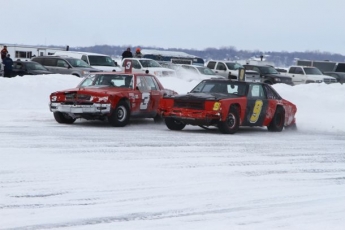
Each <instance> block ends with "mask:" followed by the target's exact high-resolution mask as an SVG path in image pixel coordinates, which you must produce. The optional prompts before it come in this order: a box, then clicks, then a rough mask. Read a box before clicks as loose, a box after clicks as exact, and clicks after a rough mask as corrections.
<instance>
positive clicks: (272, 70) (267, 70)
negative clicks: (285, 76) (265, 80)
mask: <svg viewBox="0 0 345 230" xmlns="http://www.w3.org/2000/svg"><path fill="white" fill-rule="evenodd" d="M259 69H260V71H261V74H280V73H279V72H278V71H277V70H276V69H275V68H273V67H272V66H260V67H259Z"/></svg>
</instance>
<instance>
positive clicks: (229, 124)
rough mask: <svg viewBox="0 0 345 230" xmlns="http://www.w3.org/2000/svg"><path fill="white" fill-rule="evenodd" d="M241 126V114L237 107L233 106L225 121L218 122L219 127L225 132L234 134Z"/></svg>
mask: <svg viewBox="0 0 345 230" xmlns="http://www.w3.org/2000/svg"><path fill="white" fill-rule="evenodd" d="M239 126H240V116H239V114H238V110H237V108H236V107H233V106H231V107H230V110H229V113H228V116H227V117H226V120H225V121H220V122H219V123H218V129H219V131H220V132H221V133H224V134H234V133H236V132H237V131H238V128H239Z"/></svg>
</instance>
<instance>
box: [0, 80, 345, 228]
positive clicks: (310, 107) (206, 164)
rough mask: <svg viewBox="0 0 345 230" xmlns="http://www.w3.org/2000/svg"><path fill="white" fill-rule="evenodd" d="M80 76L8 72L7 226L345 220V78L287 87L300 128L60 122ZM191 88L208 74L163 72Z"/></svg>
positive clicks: (0, 224) (4, 101)
mask: <svg viewBox="0 0 345 230" xmlns="http://www.w3.org/2000/svg"><path fill="white" fill-rule="evenodd" d="M79 81H80V79H79V78H76V77H74V76H69V75H47V76H24V77H16V78H12V79H7V78H1V77H0V98H1V106H0V124H1V125H0V229H35V230H36V229H66V230H71V229H73V230H82V229H83V230H84V229H85V230H110V229H111V230H113V229H126V230H132V229H133V230H134V229H135V230H138V229H150V230H154V229H157V230H176V229H182V230H185V229H186V230H187V229H188V230H190V229H198V230H204V229H205V230H206V229H207V230H209V229H213V230H215V229H216V230H223V229H234V230H236V229H241V230H242V229H245V230H247V229H248V230H249V229H250V230H252V229H255V230H258V229H264V230H268V229H301V230H302V229H303V230H309V229H312V230H317V229H322V230H324V229H332V230H334V229H336V230H340V229H341V230H342V229H344V228H345V122H344V114H345V85H340V84H333V85H326V84H309V85H299V86H293V87H291V86H287V85H275V86H274V88H276V89H277V91H278V92H279V93H280V94H281V96H283V97H284V98H286V99H288V100H290V101H292V102H293V103H295V104H296V105H297V107H298V112H297V125H298V131H286V130H283V132H281V133H271V132H267V130H266V129H265V128H241V129H240V130H239V132H238V133H236V134H234V135H223V134H220V133H219V132H218V130H217V129H212V130H204V129H201V128H199V127H193V126H187V127H186V128H185V129H184V130H182V131H175V132H174V131H171V130H168V129H167V128H166V126H165V125H164V124H155V123H154V122H153V120H152V119H143V120H140V119H137V120H133V121H132V122H131V124H130V125H128V126H126V127H124V128H114V127H110V126H109V125H108V123H107V122H98V121H85V120H83V121H79V120H78V121H76V123H75V124H73V125H62V124H58V123H56V121H55V120H54V118H53V115H52V113H51V112H50V111H49V109H48V101H49V94H50V93H51V92H53V91H56V90H61V89H67V88H72V87H74V86H75V85H77V83H79ZM161 81H162V83H163V85H164V86H165V87H166V88H170V89H173V90H175V91H177V92H178V93H186V92H187V91H189V90H190V89H192V88H193V87H194V86H195V85H196V84H197V83H198V82H199V81H198V80H191V81H186V80H184V79H177V78H163V79H161Z"/></svg>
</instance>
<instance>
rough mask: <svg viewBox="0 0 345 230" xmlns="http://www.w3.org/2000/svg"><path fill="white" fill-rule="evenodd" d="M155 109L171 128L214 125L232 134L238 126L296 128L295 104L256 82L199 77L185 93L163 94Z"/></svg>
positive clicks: (179, 128) (266, 85)
mask: <svg viewBox="0 0 345 230" xmlns="http://www.w3.org/2000/svg"><path fill="white" fill-rule="evenodd" d="M159 109H160V111H161V114H162V117H163V118H164V119H165V124H166V126H167V127H168V128H169V129H171V130H182V129H183V128H184V127H185V126H186V125H198V126H201V127H203V128H207V127H208V126H216V127H218V129H219V130H220V132H222V133H226V134H233V133H236V132H237V131H238V129H239V126H267V128H268V130H269V131H276V132H280V131H282V130H283V128H284V127H287V128H294V129H295V128H296V119H295V114H296V111H297V107H296V105H294V104H293V103H291V102H289V101H287V100H285V99H283V98H282V97H281V96H280V95H279V94H278V93H277V92H276V91H275V90H274V89H273V88H272V87H271V86H270V85H268V84H265V83H259V82H240V81H232V80H227V79H207V80H203V81H201V82H200V83H199V84H198V85H197V86H196V87H195V88H194V89H193V90H192V91H191V92H190V93H188V94H186V95H174V96H165V97H164V98H163V99H162V100H161V101H160V106H159Z"/></svg>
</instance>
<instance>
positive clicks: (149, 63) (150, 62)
mask: <svg viewBox="0 0 345 230" xmlns="http://www.w3.org/2000/svg"><path fill="white" fill-rule="evenodd" d="M139 62H140V64H141V65H142V66H143V67H144V68H148V67H162V66H161V65H160V64H159V63H158V62H156V61H154V60H139Z"/></svg>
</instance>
